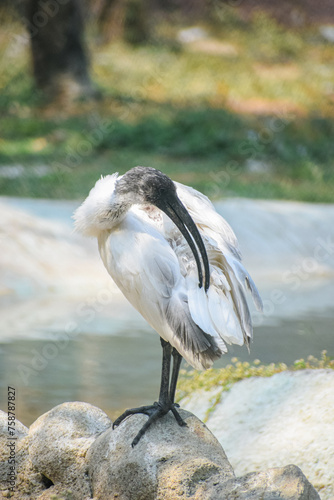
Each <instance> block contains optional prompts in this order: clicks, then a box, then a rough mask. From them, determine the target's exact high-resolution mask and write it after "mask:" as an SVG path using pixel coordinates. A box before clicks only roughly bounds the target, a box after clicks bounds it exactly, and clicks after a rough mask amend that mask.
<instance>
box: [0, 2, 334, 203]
mask: <svg viewBox="0 0 334 500" xmlns="http://www.w3.org/2000/svg"><path fill="white" fill-rule="evenodd" d="M8 23H9V21H8ZM8 23H7V25H6V28H7V30H5V32H4V34H3V35H2V36H1V35H0V49H1V51H2V53H3V57H2V59H1V61H0V69H1V71H0V87H1V89H2V90H1V96H0V112H1V116H2V121H1V124H0V193H1V194H5V195H16V196H33V197H55V198H73V197H83V196H85V195H86V194H87V192H88V191H89V189H90V188H91V187H92V185H93V184H94V182H95V181H96V179H98V178H99V176H100V175H101V174H108V173H112V172H114V171H119V172H121V173H122V172H124V171H125V170H127V169H129V168H131V167H133V166H135V165H139V164H141V165H147V166H153V167H156V168H159V169H161V170H163V171H165V172H166V173H167V174H169V175H171V176H172V177H173V178H175V179H177V180H179V181H181V182H185V183H188V184H191V185H193V186H194V187H196V188H199V189H201V190H203V191H205V192H206V193H207V194H208V195H209V196H213V197H220V196H226V195H228V196H234V195H241V196H250V197H262V198H273V197H274V198H287V199H296V200H306V201H318V202H319V201H323V202H333V201H334V169H333V157H334V141H333V137H334V125H333V112H334V83H333V82H334V65H333V61H332V59H331V58H332V50H333V48H332V47H331V46H330V44H329V43H328V42H326V41H325V40H324V39H322V38H321V36H320V34H319V33H318V30H317V28H315V27H313V28H304V29H303V30H292V29H288V28H285V27H283V26H281V25H279V24H277V23H276V22H275V21H274V20H273V19H271V18H269V17H268V16H267V15H265V14H263V13H261V12H259V13H257V14H256V15H254V16H253V18H252V20H251V21H247V22H246V21H245V20H243V19H241V18H240V16H238V14H237V10H236V9H231V8H230V9H227V8H225V9H224V10H223V11H222V12H219V13H217V15H216V16H215V17H214V16H213V18H212V20H211V24H210V25H205V26H203V28H204V29H205V30H206V32H207V33H208V34H209V35H207V36H203V38H200V39H199V40H197V41H195V42H193V43H192V44H185V45H182V44H181V43H178V42H175V40H177V34H178V32H179V30H180V29H181V28H183V26H182V25H181V24H180V25H178V24H177V23H175V24H174V25H171V24H168V23H167V24H166V23H165V24H164V22H163V21H161V22H160V24H158V25H157V26H156V28H155V34H154V36H152V38H151V43H147V44H146V45H141V46H138V47H136V48H134V47H133V46H130V45H127V44H126V43H122V42H114V43H112V44H109V45H104V46H99V45H98V44H97V43H96V42H95V38H94V30H88V37H87V38H88V45H89V47H90V48H91V53H92V77H93V79H94V81H95V82H96V83H97V85H98V86H99V88H100V89H101V91H102V93H103V96H104V97H103V99H102V100H100V101H95V102H89V101H84V100H83V101H79V102H76V103H68V102H60V103H56V104H48V103H45V102H43V97H42V96H40V95H38V93H36V91H35V90H34V82H33V80H32V77H31V75H30V68H29V65H30V62H29V44H28V39H27V36H26V34H25V33H24V31H23V28H22V26H20V25H19V24H17V23H14V22H12V24H8ZM1 166H5V167H6V168H7V167H10V169H9V170H8V169H7V170H5V173H4V174H3V173H1V172H3V171H1ZM20 166H23V172H22V169H21V170H20V168H19V169H16V170H15V168H16V167H20ZM41 167H43V168H41ZM16 172H19V173H16Z"/></svg>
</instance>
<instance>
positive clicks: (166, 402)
mask: <svg viewBox="0 0 334 500" xmlns="http://www.w3.org/2000/svg"><path fill="white" fill-rule="evenodd" d="M161 345H162V371H161V384H160V393H159V401H158V402H155V403H154V404H153V405H148V406H140V407H139V408H132V409H130V410H126V411H125V412H124V413H122V415H120V416H119V417H118V418H117V419H116V420H115V421H114V423H113V428H115V427H117V426H118V425H119V424H120V423H121V422H122V420H124V419H125V418H127V417H129V416H130V415H134V414H136V413H143V414H145V415H147V416H148V417H149V418H148V420H147V422H145V424H144V425H143V427H142V428H141V429H140V431H139V432H138V434H137V435H136V437H135V438H134V440H133V442H132V446H135V445H136V444H137V443H138V441H139V440H140V438H141V437H142V436H143V435H144V434H145V432H146V431H147V429H148V428H149V427H150V425H151V424H152V423H154V422H155V421H156V420H158V418H161V417H163V416H164V415H166V413H168V412H169V410H171V411H172V413H173V415H174V416H175V418H176V421H177V422H178V424H179V425H186V424H185V422H184V421H183V420H182V418H181V417H180V415H179V414H178V412H177V411H176V408H175V406H178V405H175V403H174V397H175V389H176V383H177V377H178V373H179V369H180V364H181V361H182V357H181V355H180V354H179V353H178V352H177V351H176V350H175V349H173V348H172V346H171V345H170V344H169V342H166V341H165V340H163V339H161ZM172 354H173V372H172V377H171V384H169V379H170V365H171V355H172Z"/></svg>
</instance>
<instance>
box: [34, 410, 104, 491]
mask: <svg viewBox="0 0 334 500" xmlns="http://www.w3.org/2000/svg"><path fill="white" fill-rule="evenodd" d="M110 425H111V421H110V419H109V418H108V416H107V415H106V414H105V413H104V412H103V411H102V410H100V409H99V408H96V407H95V406H92V405H90V404H88V403H78V402H74V403H63V404H61V405H59V406H56V407H55V408H53V409H52V410H50V411H48V412H47V413H45V414H44V415H42V416H41V417H39V418H38V419H37V420H36V421H35V422H34V423H33V424H32V425H31V427H30V430H29V440H30V442H29V444H30V446H29V454H30V457H31V461H32V464H33V465H34V467H35V468H36V469H37V470H38V471H39V472H40V473H42V474H43V475H44V476H45V477H46V478H48V479H49V480H50V481H52V483H53V484H56V485H61V488H62V489H68V490H69V491H73V492H75V495H74V498H78V499H80V500H82V499H83V498H85V497H87V498H90V485H89V480H88V475H87V466H86V460H85V455H86V452H87V450H88V448H89V447H90V445H91V444H92V443H93V441H94V440H95V439H96V437H97V436H98V435H99V434H101V433H102V432H104V431H105V430H106V429H108V428H109V427H110ZM53 493H54V492H53ZM43 498H44V497H43Z"/></svg>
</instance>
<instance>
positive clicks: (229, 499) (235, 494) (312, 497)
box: [212, 465, 320, 500]
mask: <svg viewBox="0 0 334 500" xmlns="http://www.w3.org/2000/svg"><path fill="white" fill-rule="evenodd" d="M217 494H218V495H219V496H217V497H216V498H217V499H218V498H221V499H224V500H259V499H261V500H274V499H276V498H277V499H279V498H281V499H284V500H320V497H319V495H318V493H317V492H316V491H315V489H314V488H313V486H312V485H311V483H310V482H309V481H308V480H307V479H306V477H305V476H304V474H303V473H302V471H301V470H300V469H299V467H296V466H295V465H287V466H286V467H280V468H279V467H277V468H273V469H268V470H266V471H264V472H252V473H250V474H247V475H246V476H243V477H240V478H237V479H236V480H232V481H228V482H227V483H226V484H223V485H222V486H221V490H220V491H219V493H218V492H217ZM212 500H214V497H212Z"/></svg>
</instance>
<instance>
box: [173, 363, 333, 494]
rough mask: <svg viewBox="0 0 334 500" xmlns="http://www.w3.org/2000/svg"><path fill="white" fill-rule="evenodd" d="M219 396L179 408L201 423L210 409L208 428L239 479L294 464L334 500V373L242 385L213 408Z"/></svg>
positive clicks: (290, 374)
mask: <svg viewBox="0 0 334 500" xmlns="http://www.w3.org/2000/svg"><path fill="white" fill-rule="evenodd" d="M218 390H219V388H217V387H213V388H212V390H210V391H208V392H205V391H195V392H194V393H193V394H192V395H191V396H190V397H189V398H187V400H186V399H185V400H183V401H182V402H181V406H182V408H184V409H186V410H189V411H191V412H193V413H194V414H195V415H196V416H198V417H199V418H201V419H202V418H203V417H204V415H205V414H206V412H207V410H208V409H209V408H211V411H210V412H208V413H209V417H208V420H207V422H206V425H207V426H208V428H209V429H210V430H211V432H212V433H213V434H214V435H215V436H216V438H217V439H218V441H219V442H220V444H221V445H222V446H223V448H224V450H225V453H226V455H227V456H228V458H229V460H230V462H231V465H232V467H233V469H234V472H235V474H236V475H237V476H244V475H245V474H247V473H249V472H252V471H257V472H259V471H262V470H264V469H267V468H274V467H284V466H285V465H286V464H295V465H297V466H298V467H299V468H300V469H301V470H302V471H303V473H304V474H305V475H306V477H307V478H308V479H309V481H310V482H311V483H312V484H313V485H314V487H315V488H316V489H317V490H318V491H320V492H321V498H322V499H323V500H333V499H334V453H333V450H334V426H333V422H334V417H333V415H334V370H330V369H317V370H299V371H295V372H294V371H285V372H282V373H278V374H276V375H273V376H272V377H251V378H248V379H244V380H241V381H240V382H238V383H237V384H235V385H234V386H233V387H232V388H231V389H230V390H229V391H228V392H223V393H222V395H221V399H220V402H219V403H218V404H217V405H215V407H214V408H212V401H214V400H215V398H216V399H217V396H218V392H217V391H218ZM222 423H223V425H222Z"/></svg>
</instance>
